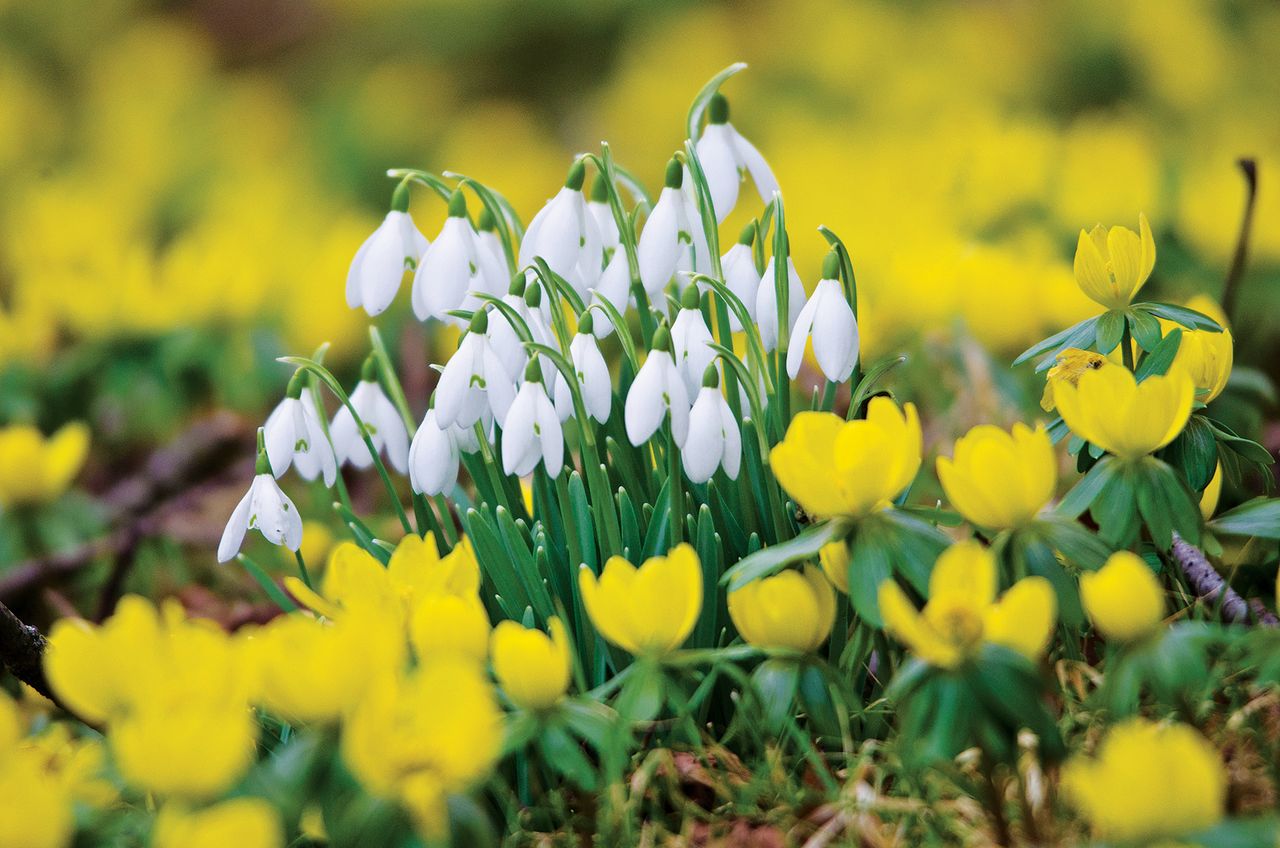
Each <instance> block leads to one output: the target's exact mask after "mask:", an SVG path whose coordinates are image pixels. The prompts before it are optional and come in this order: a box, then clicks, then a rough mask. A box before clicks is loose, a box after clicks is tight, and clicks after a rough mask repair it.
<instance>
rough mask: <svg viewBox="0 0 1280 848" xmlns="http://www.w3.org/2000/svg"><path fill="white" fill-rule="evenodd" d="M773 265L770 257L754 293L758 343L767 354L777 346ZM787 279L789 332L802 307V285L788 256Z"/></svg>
mask: <svg viewBox="0 0 1280 848" xmlns="http://www.w3.org/2000/svg"><path fill="white" fill-rule="evenodd" d="M773 263H774V258H773V257H770V259H769V264H768V265H765V266H764V274H762V275H761V276H760V288H759V290H758V291H757V293H756V324H757V325H758V326H759V327H760V341H761V342H762V343H763V344H764V349H765V351H766V352H767V353H771V352H773V349H774V348H776V347H777V346H778V287H777V285H776V282H775V280H774V278H773V276H774V272H773V268H774V264H773ZM787 279H788V281H789V283H790V285H789V286H788V289H787V291H788V294H787V329H788V330H790V329H791V328H792V327H794V326H795V325H796V321H797V320H798V319H799V318H800V310H801V309H802V308H803V307H804V283H802V282H800V275H799V274H798V273H796V266H795V265H794V264H792V262H791V257H790V256H788V257H787Z"/></svg>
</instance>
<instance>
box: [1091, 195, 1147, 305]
mask: <svg viewBox="0 0 1280 848" xmlns="http://www.w3.org/2000/svg"><path fill="white" fill-rule="evenodd" d="M1138 230H1139V232H1137V233H1135V232H1134V231H1133V230H1131V229H1129V228H1128V227H1119V226H1116V227H1112V228H1111V229H1107V228H1106V227H1103V226H1102V225H1101V224H1098V225H1097V226H1095V227H1094V228H1093V229H1092V230H1088V231H1086V230H1081V231H1080V239H1079V242H1078V243H1077V244H1076V260H1075V271H1076V283H1077V284H1078V285H1079V286H1080V289H1081V291H1083V292H1084V293H1085V294H1087V295H1088V296H1089V297H1091V298H1092V299H1093V300H1095V301H1097V302H1098V303H1100V304H1102V305H1103V306H1105V307H1107V308H1108V309H1123V308H1125V307H1126V306H1128V305H1129V303H1130V302H1131V301H1132V300H1133V296H1134V295H1135V294H1137V293H1138V290H1139V289H1141V288H1142V286H1143V284H1144V283H1146V281H1147V278H1148V277H1150V276H1151V269H1152V268H1154V267H1155V264H1156V244H1155V240H1154V239H1153V238H1152V236H1151V225H1150V224H1148V223H1147V216H1146V215H1141V214H1140V215H1138Z"/></svg>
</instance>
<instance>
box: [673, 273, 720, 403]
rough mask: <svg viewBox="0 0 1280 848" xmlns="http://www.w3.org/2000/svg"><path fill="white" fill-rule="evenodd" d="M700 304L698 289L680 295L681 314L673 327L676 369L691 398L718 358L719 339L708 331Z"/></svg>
mask: <svg viewBox="0 0 1280 848" xmlns="http://www.w3.org/2000/svg"><path fill="white" fill-rule="evenodd" d="M698 302H699V301H698V287H697V286H694V285H690V286H689V287H688V288H686V289H685V290H684V294H682V295H681V296H680V311H679V312H678V313H676V320H675V323H674V324H672V325H671V349H672V351H673V353H674V355H675V362H676V369H677V370H678V371H679V372H680V376H681V377H682V378H683V379H684V386H685V389H686V390H687V392H688V395H689V396H690V397H692V396H693V395H696V394H697V393H698V386H699V385H701V381H702V374H703V372H704V371H706V370H707V366H708V365H710V364H711V363H712V362H713V361H715V358H716V354H715V351H713V350H712V349H711V345H712V344H714V343H715V339H714V338H712V336H711V330H710V329H708V328H707V322H706V319H705V318H703V317H702V310H701V309H699V308H698Z"/></svg>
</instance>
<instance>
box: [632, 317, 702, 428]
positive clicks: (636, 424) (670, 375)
mask: <svg viewBox="0 0 1280 848" xmlns="http://www.w3.org/2000/svg"><path fill="white" fill-rule="evenodd" d="M667 415H670V416H671V432H672V434H673V435H674V436H675V439H676V443H677V444H683V443H684V440H685V436H686V435H687V434H688V430H689V393H688V390H687V389H686V388H685V384H684V378H683V377H682V376H680V372H679V370H678V369H677V368H676V363H675V360H674V359H672V357H671V333H670V331H668V330H667V327H666V325H665V324H659V325H658V329H657V330H655V331H654V333H653V344H652V345H651V349H650V351H649V358H648V359H646V360H645V361H644V365H641V366H640V371H639V373H637V374H636V378H635V380H634V381H632V383H631V389H630V390H629V391H628V392H627V402H626V406H625V408H624V409H623V417H624V423H625V424H626V428H627V438H628V439H630V440H631V444H633V445H636V446H637V447H638V446H640V445H641V444H642V443H644V442H646V441H648V440H649V437H651V436H652V435H653V434H654V433H655V432H656V431H657V429H658V427H659V426H661V424H662V419H663V418H665V417H666V416H667Z"/></svg>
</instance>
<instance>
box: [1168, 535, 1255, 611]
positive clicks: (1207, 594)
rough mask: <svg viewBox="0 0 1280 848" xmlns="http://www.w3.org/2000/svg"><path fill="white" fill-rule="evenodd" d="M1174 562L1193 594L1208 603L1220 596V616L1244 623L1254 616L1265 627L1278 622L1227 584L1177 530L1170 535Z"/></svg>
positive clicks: (1201, 553) (1199, 551) (1198, 550)
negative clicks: (1171, 536)
mask: <svg viewBox="0 0 1280 848" xmlns="http://www.w3.org/2000/svg"><path fill="white" fill-rule="evenodd" d="M1173 561H1174V562H1176V563H1177V564H1178V568H1179V569H1181V570H1182V575H1183V576H1184V577H1185V578H1186V579H1187V583H1188V584H1189V585H1190V586H1191V590H1192V591H1193V592H1195V593H1196V595H1198V596H1199V597H1201V598H1203V599H1205V600H1206V601H1210V602H1217V601H1218V597H1219V595H1221V596H1222V601H1221V608H1222V617H1223V618H1225V619H1226V620H1227V621H1241V622H1245V621H1249V620H1250V618H1255V617H1256V619H1257V621H1258V623H1259V624H1262V625H1265V626H1267V627H1275V626H1277V625H1280V619H1277V618H1276V617H1275V616H1274V615H1272V614H1271V613H1270V612H1268V611H1267V610H1266V609H1265V608H1264V609H1262V610H1258V609H1256V608H1255V607H1253V606H1251V605H1250V604H1249V602H1248V601H1246V600H1245V599H1244V598H1243V597H1242V596H1241V595H1240V593H1239V592H1237V591H1236V590H1235V589H1232V588H1231V587H1230V586H1229V585H1228V584H1227V581H1226V580H1224V579H1223V577H1222V575H1221V574H1219V573H1218V570H1217V569H1216V568H1214V567H1213V564H1212V563H1210V562H1209V560H1208V558H1207V557H1205V555H1204V553H1203V552H1202V551H1201V550H1200V549H1199V548H1197V547H1196V546H1195V545H1193V544H1191V543H1190V542H1188V541H1187V540H1186V539H1184V538H1182V537H1181V536H1179V535H1178V534H1177V533H1174V534H1173Z"/></svg>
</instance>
